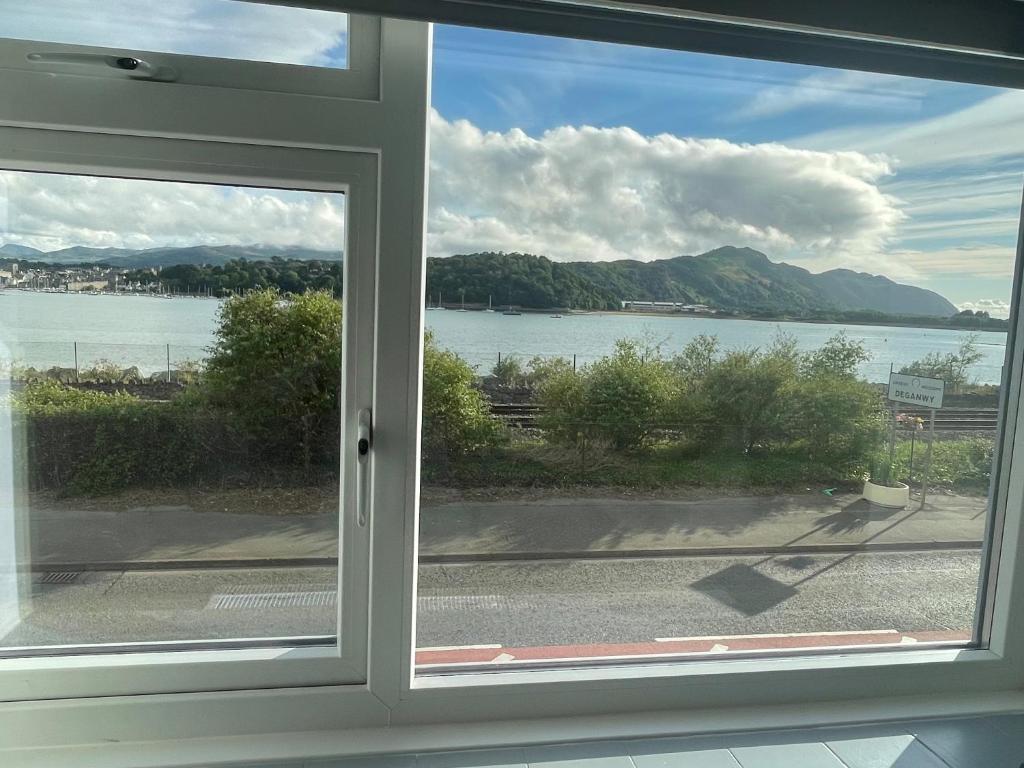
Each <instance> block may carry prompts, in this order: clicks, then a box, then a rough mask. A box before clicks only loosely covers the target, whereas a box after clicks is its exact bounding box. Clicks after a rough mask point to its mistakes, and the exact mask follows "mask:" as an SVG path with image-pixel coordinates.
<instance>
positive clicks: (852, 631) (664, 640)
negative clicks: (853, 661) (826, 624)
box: [654, 629, 899, 643]
mask: <svg viewBox="0 0 1024 768" xmlns="http://www.w3.org/2000/svg"><path fill="white" fill-rule="evenodd" d="M895 634H899V633H898V632H897V631H896V630H895V629H865V630H863V631H861V630H856V629H849V630H846V631H843V632H786V633H779V634H768V633H766V634H763V635H760V634H753V635H703V636H700V635H698V636H695V637H656V638H654V642H656V643H686V642H690V641H694V642H695V641H703V640H760V639H761V638H765V639H780V638H787V637H841V636H843V635H895Z"/></svg>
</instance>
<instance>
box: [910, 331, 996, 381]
mask: <svg viewBox="0 0 1024 768" xmlns="http://www.w3.org/2000/svg"><path fill="white" fill-rule="evenodd" d="M981 358H982V354H981V352H979V351H978V334H976V333H971V334H968V335H967V337H966V338H964V340H963V341H961V342H960V346H959V348H958V349H957V351H956V352H947V353H946V354H944V355H943V354H941V353H939V352H930V353H928V354H927V355H925V356H924V357H923V358H921V359H920V360H915V361H914V362H912V363H911V364H910V365H907V366H904V367H903V368H901V369H900V373H906V374H909V375H911V376H928V377H930V378H934V379H944V380H945V382H946V386H948V387H949V389H950V392H953V393H957V392H960V391H961V390H962V389H963V388H964V386H965V385H967V384H968V383H969V376H970V369H971V366H972V365H974V364H975V363H977V362H978V361H980V360H981Z"/></svg>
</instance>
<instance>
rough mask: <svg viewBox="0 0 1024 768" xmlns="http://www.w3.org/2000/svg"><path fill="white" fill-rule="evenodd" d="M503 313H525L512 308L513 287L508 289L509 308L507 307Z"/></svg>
mask: <svg viewBox="0 0 1024 768" xmlns="http://www.w3.org/2000/svg"><path fill="white" fill-rule="evenodd" d="M501 314H503V315H521V314H523V313H522V312H517V311H516V310H514V309H512V289H511V288H509V289H508V309H506V310H505V311H504V312H502V313H501Z"/></svg>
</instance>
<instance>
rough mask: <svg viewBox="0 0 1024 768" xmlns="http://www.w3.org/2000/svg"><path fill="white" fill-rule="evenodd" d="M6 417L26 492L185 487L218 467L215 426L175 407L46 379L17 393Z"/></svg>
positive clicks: (121, 393) (89, 492)
mask: <svg viewBox="0 0 1024 768" xmlns="http://www.w3.org/2000/svg"><path fill="white" fill-rule="evenodd" d="M12 413H13V415H14V419H15V430H16V433H17V434H18V435H19V439H17V440H16V441H15V446H16V448H15V449H16V450H17V451H18V452H19V454H20V455H19V456H18V458H17V459H16V463H17V465H18V466H21V467H25V468H26V470H27V472H28V473H29V475H28V478H27V479H28V483H29V487H31V488H54V489H58V490H62V491H66V492H68V493H72V494H101V493H109V492H111V491H116V490H119V489H122V488H127V487H130V486H136V485H167V484H172V483H177V482H189V481H191V480H193V479H195V478H196V477H197V476H198V475H200V474H203V473H208V472H209V471H211V469H212V468H214V467H216V466H217V463H218V458H219V457H218V456H217V453H218V452H216V451H214V450H212V446H213V445H215V444H216V442H217V440H216V439H215V437H213V435H214V434H215V433H216V427H215V425H213V424H211V423H210V422H209V421H208V420H205V419H202V420H200V419H197V418H195V417H194V416H193V414H191V413H189V412H188V411H187V410H185V409H184V408H182V407H180V406H179V405H178V404H177V403H165V402H152V401H144V400H139V399H138V398H136V397H133V396H131V395H127V394H125V393H123V392H118V393H113V394H107V393H102V392H90V391H81V390H77V389H73V388H70V387H68V386H65V385H63V384H60V383H58V382H53V381H44V382H38V383H32V384H28V385H27V386H26V387H25V388H24V389H23V390H22V391H21V392H19V393H18V394H16V395H15V396H14V397H13V398H12Z"/></svg>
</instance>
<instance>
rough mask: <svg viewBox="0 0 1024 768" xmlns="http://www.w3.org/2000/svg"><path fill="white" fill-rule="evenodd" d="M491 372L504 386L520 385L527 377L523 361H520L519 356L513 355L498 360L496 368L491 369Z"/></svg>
mask: <svg viewBox="0 0 1024 768" xmlns="http://www.w3.org/2000/svg"><path fill="white" fill-rule="evenodd" d="M491 373H492V374H493V376H494V378H495V379H497V381H498V384H500V385H501V386H503V387H516V386H519V385H520V384H522V383H523V382H524V381H525V379H526V375H525V371H523V365H522V363H520V362H519V358H518V357H514V356H513V355H509V356H508V357H506V358H505V359H504V360H499V361H498V362H496V363H495V364H494V368H492V369H491Z"/></svg>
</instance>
